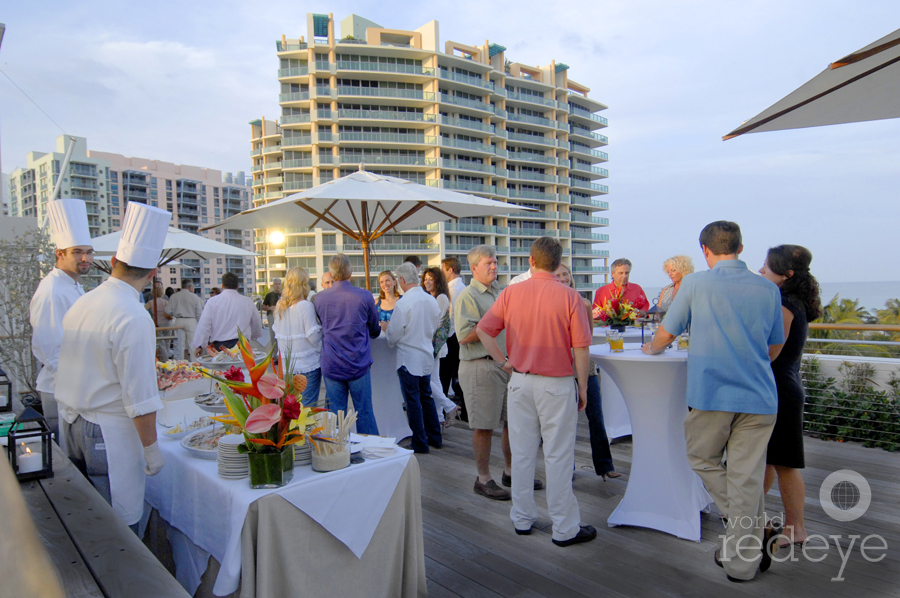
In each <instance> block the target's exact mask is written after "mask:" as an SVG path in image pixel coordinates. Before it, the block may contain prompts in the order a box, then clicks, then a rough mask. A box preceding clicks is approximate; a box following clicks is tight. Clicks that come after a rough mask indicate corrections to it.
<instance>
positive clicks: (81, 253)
mask: <svg viewBox="0 0 900 598" xmlns="http://www.w3.org/2000/svg"><path fill="white" fill-rule="evenodd" d="M68 251H69V253H71V254H72V255H74V256H75V257H77V258H81V257H84V256H87V257H94V250H93V249H89V250H88V251H82V250H80V249H70V250H68Z"/></svg>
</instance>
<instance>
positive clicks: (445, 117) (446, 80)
mask: <svg viewBox="0 0 900 598" xmlns="http://www.w3.org/2000/svg"><path fill="white" fill-rule="evenodd" d="M340 27H341V35H340V37H338V36H337V35H336V33H335V22H334V19H333V17H332V15H330V14H329V15H320V14H308V15H307V34H308V35H307V37H306V38H305V39H304V38H303V37H300V38H298V39H287V38H285V37H284V36H282V39H281V40H280V41H278V42H276V53H277V56H278V60H279V69H278V80H279V83H280V85H281V93H280V95H279V98H278V99H279V103H280V105H281V115H280V118H279V119H278V120H277V121H271V120H266V119H265V118H262V119H259V120H254V121H252V122H251V123H250V125H251V143H252V151H251V155H252V159H253V167H252V172H253V182H252V185H253V201H254V204H255V205H260V204H263V203H268V202H270V201H272V200H275V199H278V198H280V197H283V196H285V195H288V194H290V193H292V192H296V191H297V190H301V189H308V188H310V187H312V186H314V185H317V184H320V183H323V182H326V181H329V180H332V179H334V178H335V177H340V176H344V175H347V174H350V173H351V172H353V171H355V170H357V169H358V166H359V164H360V163H363V164H364V165H365V168H366V170H369V171H372V172H375V173H379V174H386V175H391V176H396V177H400V178H404V179H407V180H411V181H415V182H418V183H421V184H423V185H430V186H435V187H442V188H445V189H452V190H456V191H462V192H466V193H473V194H476V195H481V196H484V197H489V198H491V199H495V200H500V201H506V202H509V203H511V204H515V205H519V206H522V207H528V208H535V209H537V210H539V211H538V212H518V213H512V214H509V215H504V216H501V217H495V218H467V219H462V220H461V221H460V222H450V221H448V222H443V223H438V224H434V225H432V226H428V227H426V228H425V229H420V230H408V231H403V232H402V233H400V234H387V235H385V236H384V237H382V238H381V239H379V240H378V241H376V242H375V243H373V245H372V249H373V251H374V253H375V255H376V258H375V260H374V261H373V265H372V274H373V277H372V278H373V284H372V288H373V289H377V288H378V287H377V283H375V282H374V278H375V276H376V274H377V272H378V271H379V270H384V269H393V268H395V267H396V266H397V265H399V264H400V263H401V262H402V261H403V259H404V257H405V256H407V255H410V254H415V255H418V256H420V258H421V259H422V261H423V263H427V264H429V265H438V264H439V263H440V260H441V259H442V258H444V257H446V256H449V255H456V256H458V257H459V258H460V260H461V261H462V264H463V269H464V273H465V274H466V275H468V274H470V273H469V271H468V266H467V264H466V259H465V256H466V254H467V253H468V251H469V249H470V248H471V247H472V246H474V245H478V244H480V243H488V244H491V245H494V246H496V247H497V250H498V254H499V261H500V273H501V276H500V282H501V283H503V284H505V283H506V282H508V281H509V279H510V277H512V276H515V275H516V274H518V273H521V272H524V271H526V270H527V269H528V253H529V248H530V246H531V244H532V243H533V242H534V240H535V239H537V238H538V237H540V236H553V237H556V238H558V239H559V240H560V241H561V242H562V244H563V247H564V252H565V253H564V262H565V263H567V264H569V265H570V266H571V267H572V270H573V273H574V275H575V281H576V285H577V288H578V289H579V290H582V291H584V292H585V293H587V292H588V291H589V290H592V289H594V288H595V287H596V284H594V282H593V279H594V277H595V276H600V277H603V278H605V277H606V274H607V272H608V268H607V258H608V255H609V254H608V252H607V251H604V250H600V249H594V245H595V244H597V243H606V242H608V240H609V237H608V235H606V234H600V233H597V232H594V230H595V229H596V228H598V227H605V226H608V220H607V219H606V218H601V217H597V216H596V215H595V214H596V213H597V212H602V211H604V210H607V209H608V204H607V202H605V201H603V200H602V199H600V198H601V197H602V196H604V195H605V194H606V193H607V192H608V188H607V187H606V185H603V184H600V183H598V182H596V181H598V180H599V179H605V178H606V177H607V176H608V172H607V170H606V169H605V168H602V167H598V166H597V164H600V163H603V162H606V161H607V159H608V156H607V154H606V153H605V152H603V151H600V150H598V149H597V148H599V147H602V146H605V145H606V144H607V138H606V137H605V136H604V135H600V134H598V133H596V132H595V130H597V129H602V128H604V127H606V126H607V121H606V119H605V118H604V117H602V116H599V115H598V114H595V113H596V112H598V111H601V110H604V109H605V108H606V106H605V105H603V104H602V103H600V102H598V101H596V100H594V99H592V98H589V97H588V92H589V91H590V90H589V88H588V87H586V86H584V85H581V84H579V83H576V82H575V81H573V80H572V79H571V78H570V77H569V67H568V66H567V65H565V64H563V63H560V62H555V61H553V62H551V63H550V64H549V65H547V66H537V67H535V66H527V65H524V64H519V63H515V62H510V61H509V60H507V58H506V49H505V48H504V47H503V46H500V45H498V44H492V43H488V42H485V43H484V45H482V46H468V45H464V44H460V43H457V42H453V41H448V42H446V43H444V44H443V46H442V45H441V43H440V40H439V29H438V23H437V21H432V22H430V23H428V24H426V25H424V26H422V27H420V28H419V29H416V30H415V31H401V30H396V29H385V28H383V27H382V26H380V25H378V24H376V23H373V22H371V21H368V20H366V19H363V18H361V17H359V16H356V15H351V16H349V17H347V18H346V19H344V20H343V21H341V24H340ZM288 226H289V225H288ZM273 233H274V234H273ZM257 235H258V236H257V237H256V243H257V252H258V253H259V254H260V256H263V257H258V258H257V280H256V283H257V286H258V287H262V286H263V285H266V284H269V282H270V281H271V280H272V278H276V277H282V276H284V274H285V270H286V268H289V267H293V266H297V265H299V266H303V267H304V268H306V269H307V270H308V271H310V273H311V275H312V276H313V277H317V276H319V275H321V273H322V272H323V271H324V268H326V267H327V262H328V258H329V257H330V254H334V253H335V252H337V251H343V252H344V253H347V254H349V256H350V258H351V260H353V261H354V265H355V266H357V267H355V268H354V271H355V274H356V276H355V278H354V284H357V285H358V286H364V284H365V282H364V280H362V259H363V258H362V251H361V247H360V246H359V245H358V244H355V242H354V241H353V240H352V239H350V238H348V237H344V236H343V235H341V234H340V233H335V232H333V231H327V230H326V231H322V230H316V232H315V233H311V232H307V231H306V230H305V229H302V230H301V229H297V228H286V229H284V230H279V231H271V230H270V231H267V232H265V231H258V232H257Z"/></svg>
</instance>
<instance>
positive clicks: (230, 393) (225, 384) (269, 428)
mask: <svg viewBox="0 0 900 598" xmlns="http://www.w3.org/2000/svg"><path fill="white" fill-rule="evenodd" d="M238 347H239V349H240V355H241V359H243V361H244V365H245V366H246V367H247V371H248V372H249V373H250V381H249V382H247V381H246V380H245V379H244V372H243V371H242V370H240V369H239V368H236V367H231V368H230V369H228V370H227V371H226V372H224V373H223V374H221V375H220V374H219V373H218V372H212V371H210V370H207V369H203V368H198V370H199V371H200V372H201V373H203V375H205V376H208V377H210V378H213V379H215V380H217V381H218V382H219V388H220V389H221V391H222V393H223V394H224V395H225V405H226V407H227V408H228V416H222V417H217V418H214V419H216V420H217V421H219V422H221V423H223V424H227V425H231V426H236V427H239V428H241V431H242V433H243V435H244V438H245V441H244V443H243V444H241V445H239V446H238V452H240V453H246V454H247V457H248V459H249V461H250V486H251V487H253V488H271V487H277V486H283V485H284V484H286V483H287V482H288V481H290V479H291V476H292V475H293V468H294V451H293V445H295V444H303V443H304V442H306V428H307V426H309V425H312V424H314V423H315V420H314V419H313V418H312V417H311V414H312V412H313V410H312V409H310V408H309V407H304V406H303V403H302V399H303V395H302V394H301V393H302V392H303V391H304V390H305V389H306V376H303V375H301V374H297V375H294V376H290V377H285V376H284V375H283V374H282V364H283V362H285V361H287V362H288V363H290V355H289V351H287V352H286V353H288V354H287V355H285V359H280V360H279V361H278V365H277V367H275V368H273V371H272V372H267V370H268V369H269V366H271V365H272V361H273V357H274V355H275V347H274V346H273V347H272V350H270V351H269V354H268V355H267V356H266V357H265V359H263V360H262V361H260V362H259V363H258V364H257V363H256V362H255V360H254V357H253V348H252V347H251V346H250V342H249V341H248V340H247V338H246V337H244V335H243V334H242V333H241V331H240V330H238Z"/></svg>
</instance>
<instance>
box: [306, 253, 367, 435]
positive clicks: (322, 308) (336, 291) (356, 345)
mask: <svg viewBox="0 0 900 598" xmlns="http://www.w3.org/2000/svg"><path fill="white" fill-rule="evenodd" d="M328 270H329V271H330V272H331V276H332V277H333V278H334V284H333V285H332V286H331V288H328V289H325V290H323V291H319V292H318V293H317V294H316V303H315V306H316V313H317V314H318V315H319V320H321V322H322V377H323V378H325V390H326V391H327V393H328V400H329V408H330V409H331V410H332V411H334V412H335V413H337V412H338V411H339V410H343V411H346V410H347V395H348V394H349V395H350V396H351V397H352V398H353V407H354V408H355V409H356V413H357V419H356V431H357V432H359V433H360V434H375V435H377V434H378V424H376V423H375V414H374V413H373V412H372V380H371V376H370V374H369V366H371V365H372V351H371V348H370V345H369V339H370V338H377V337H378V335H379V334H381V327H380V326H379V325H378V311H377V310H376V309H375V299H374V298H373V297H372V294H371V293H370V292H369V291H366V290H365V289H358V288H356V287H355V286H353V285H352V284H350V275H351V274H352V273H353V269H352V268H351V266H350V258H348V257H347V256H346V255H344V254H343V253H339V254H337V255H335V256H334V257H333V258H331V260H330V261H329V262H328Z"/></svg>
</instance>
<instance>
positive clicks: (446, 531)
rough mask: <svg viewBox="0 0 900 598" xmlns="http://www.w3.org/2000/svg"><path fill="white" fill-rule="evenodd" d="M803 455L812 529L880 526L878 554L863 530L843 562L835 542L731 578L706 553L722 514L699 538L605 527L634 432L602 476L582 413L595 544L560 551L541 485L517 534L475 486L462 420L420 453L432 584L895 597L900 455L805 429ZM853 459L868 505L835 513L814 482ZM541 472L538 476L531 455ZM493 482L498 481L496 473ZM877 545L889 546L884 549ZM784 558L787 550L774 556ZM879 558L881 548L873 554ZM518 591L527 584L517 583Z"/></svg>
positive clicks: (450, 588)
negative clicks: (531, 520) (862, 547)
mask: <svg viewBox="0 0 900 598" xmlns="http://www.w3.org/2000/svg"><path fill="white" fill-rule="evenodd" d="M494 438H495V441H494V443H493V446H492V455H491V471H492V473H493V474H494V476H495V478H499V476H500V473H502V467H503V458H502V454H501V451H500V437H499V433H498V434H495V435H494ZM804 441H805V446H806V454H807V469H805V470H804V473H803V475H804V479H805V481H806V520H807V529H808V530H809V531H810V533H817V534H822V535H824V536H826V537H828V536H833V535H838V536H840V538H839V541H840V544H841V546H842V548H841V550H843V551H845V552H846V549H847V547H848V546H849V545H850V541H851V540H850V536H851V535H861V536H863V537H864V536H866V535H869V534H879V535H881V536H882V537H884V538H885V540H886V541H887V543H888V550H887V552H886V556H885V558H884V559H883V560H881V561H880V562H877V563H872V562H868V561H867V560H866V559H864V558H863V556H862V554H861V553H860V551H859V543H860V539H857V540H856V541H855V544H854V546H853V550H852V551H851V553H850V556H849V558H848V560H847V563H846V565H845V567H844V571H843V581H842V582H833V581H831V579H832V578H833V577H836V576H837V575H838V571H839V570H840V568H841V565H842V559H841V555H840V552H839V550H838V549H837V548H836V547H835V544H834V540H833V539H831V538H829V542H830V547H829V549H828V550H827V551H825V552H822V553H819V554H822V555H824V556H825V558H824V560H822V561H821V562H812V561H810V560H806V559H804V558H803V555H802V553H799V552H798V553H797V554H796V555H795V558H796V560H795V561H794V562H790V561H789V562H785V563H775V564H773V566H772V569H770V571H769V572H768V573H766V574H764V575H759V576H757V578H756V580H754V582H752V583H747V584H740V585H737V584H731V583H729V582H728V581H727V580H726V579H725V575H724V573H723V572H722V570H721V569H719V568H718V567H716V566H715V564H714V563H713V557H712V555H713V552H714V551H715V549H716V548H717V547H718V542H719V541H720V540H719V534H720V531H721V529H722V528H721V523H720V521H719V518H718V515H717V514H716V513H715V509H713V512H711V513H704V514H702V515H701V524H702V537H701V541H700V542H689V541H685V540H681V539H678V538H676V537H674V536H670V535H668V534H664V533H662V532H657V531H655V530H650V529H643V528H636V527H614V528H610V527H607V525H606V519H607V518H608V517H609V515H610V514H611V513H612V511H613V510H614V509H615V508H616V506H618V504H619V501H620V500H621V498H622V497H623V496H624V494H625V489H626V486H627V481H628V477H629V473H630V468H631V448H632V444H631V440H630V439H627V440H625V441H623V442H618V443H616V444H614V445H612V447H611V452H612V454H613V461H614V463H615V466H616V470H617V471H619V472H621V473H622V474H623V476H622V477H621V478H619V479H616V480H607V481H605V482H604V481H603V480H602V479H601V478H600V477H599V476H597V475H595V474H594V472H593V468H592V464H591V452H590V442H589V436H588V429H587V422H586V418H585V416H584V414H581V415H580V417H579V422H578V428H577V432H576V446H575V462H576V473H575V481H574V483H573V488H574V491H575V495H576V497H577V498H578V502H579V506H580V508H581V517H582V521H583V523H586V524H591V525H594V526H595V527H596V528H597V530H598V536H597V539H596V540H595V541H594V542H591V543H588V544H584V545H579V546H574V547H570V548H565V549H561V548H559V547H557V546H554V545H553V544H552V543H551V542H550V519H549V516H548V514H547V510H546V502H545V500H546V499H545V493H544V492H540V491H539V492H537V493H536V500H537V504H538V509H539V519H538V522H537V523H536V524H535V531H534V533H532V535H530V536H516V535H515V534H514V533H513V530H512V523H511V522H510V519H509V509H510V507H511V503H510V502H497V501H491V500H487V499H485V498H483V497H481V496H478V495H476V494H475V493H474V492H473V490H472V486H473V483H474V478H475V464H474V457H473V452H472V444H471V443H472V433H471V431H470V430H469V429H468V427H467V425H466V424H457V425H455V426H453V427H451V428H448V429H447V430H445V433H444V448H443V449H441V450H432V451H431V453H430V454H428V455H419V456H417V459H418V462H419V466H420V470H421V472H422V513H423V521H424V534H425V554H426V571H427V575H428V589H429V592H431V593H432V595H434V596H439V597H443V596H454V595H461V596H470V595H471V596H482V595H486V596H529V597H532V596H546V597H548V598H550V597H552V598H557V597H562V598H581V597H585V596H599V595H603V596H649V595H662V596H697V597H705V596H710V595H717V594H723V593H725V592H727V593H728V595H729V598H740V597H743V596H748V597H758V598H764V597H765V598H767V597H769V596H772V595H797V596H816V598H839V597H843V596H847V595H859V596H866V597H867V598H868V597H869V596H873V597H882V596H884V597H889V596H892V597H894V598H897V597H898V596H900V550H898V548H900V475H898V473H900V454H898V453H888V452H886V451H883V450H881V449H868V448H865V447H863V446H862V445H861V444H859V443H837V442H830V441H823V440H819V439H816V438H812V437H806V438H805V439H804ZM840 469H851V470H854V471H857V472H859V473H860V474H862V475H863V476H865V477H866V479H867V480H868V482H869V484H870V486H871V488H872V503H871V506H870V508H869V510H868V511H867V513H866V515H864V516H863V517H862V518H860V519H858V520H856V521H853V522H847V523H842V522H838V521H835V520H834V519H832V518H831V517H829V516H828V515H827V514H826V513H825V511H824V510H823V509H822V507H821V505H820V504H819V487H820V486H821V484H822V481H823V480H824V479H825V478H826V477H827V476H828V475H830V474H831V473H832V472H834V471H837V470H840ZM536 475H537V476H538V477H541V478H543V477H544V471H543V463H542V459H541V458H540V456H539V458H538V464H537V471H536ZM498 481H499V480H498ZM766 510H767V512H768V513H770V514H773V513H781V512H782V510H783V509H782V504H781V497H780V495H779V493H778V489H777V485H776V487H775V488H773V489H772V491H771V492H770V493H769V494H768V495H767V497H766ZM879 554H885V553H884V552H882V553H879ZM779 556H780V557H781V558H788V556H789V555H788V553H787V552H782V553H780V555H779ZM876 556H877V554H876ZM523 592H525V593H523Z"/></svg>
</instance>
